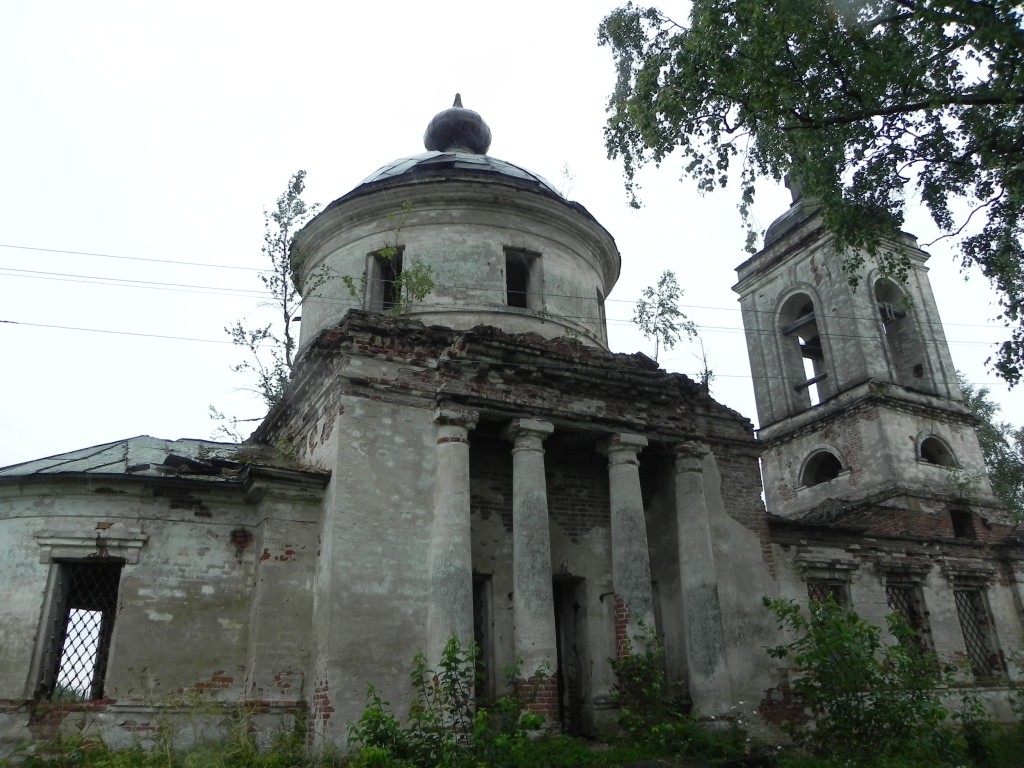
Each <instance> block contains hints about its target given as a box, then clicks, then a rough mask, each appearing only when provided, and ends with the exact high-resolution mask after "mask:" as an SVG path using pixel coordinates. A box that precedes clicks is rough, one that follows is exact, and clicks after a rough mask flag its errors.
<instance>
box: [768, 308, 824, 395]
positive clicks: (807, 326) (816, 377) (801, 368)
mask: <svg viewBox="0 0 1024 768" xmlns="http://www.w3.org/2000/svg"><path fill="white" fill-rule="evenodd" d="M780 320H781V323H782V335H783V336H785V337H786V338H787V339H788V341H787V343H786V346H785V348H784V350H783V363H784V365H785V368H786V376H787V378H788V379H789V380H790V381H792V382H794V383H793V389H794V390H795V391H796V392H797V393H798V396H799V397H800V398H801V400H802V404H803V406H804V407H810V406H813V405H818V404H819V403H820V402H821V401H822V400H824V399H825V398H826V397H828V396H829V395H830V394H831V390H830V389H829V386H828V383H827V381H826V379H827V378H828V373H827V372H826V369H825V349H824V347H823V345H822V341H821V335H820V333H819V331H818V323H817V319H816V316H815V312H814V303H813V302H812V301H811V299H810V297H808V296H807V295H806V294H802V293H799V294H797V295H795V296H792V297H790V299H789V300H788V301H787V302H786V303H785V305H784V306H783V308H782V316H781V318H780Z"/></svg>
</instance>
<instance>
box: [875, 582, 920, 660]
mask: <svg viewBox="0 0 1024 768" xmlns="http://www.w3.org/2000/svg"><path fill="white" fill-rule="evenodd" d="M885 602H886V603H887V604H888V605H889V610H890V611H892V612H893V613H898V614H899V615H900V616H901V617H903V620H904V621H905V622H907V626H908V627H910V628H911V629H912V630H914V635H913V636H912V637H911V638H910V639H911V641H912V642H913V644H914V645H915V646H916V647H917V648H919V649H920V650H922V651H928V650H931V627H930V626H929V625H928V614H927V613H926V612H925V610H924V600H923V599H922V597H921V590H920V589H919V588H918V587H916V586H913V585H905V584H888V585H886V587H885Z"/></svg>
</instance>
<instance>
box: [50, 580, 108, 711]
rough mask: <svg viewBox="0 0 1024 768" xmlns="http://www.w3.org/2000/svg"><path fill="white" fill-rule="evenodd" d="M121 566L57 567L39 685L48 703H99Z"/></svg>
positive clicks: (101, 696)
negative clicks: (49, 631) (50, 629)
mask: <svg viewBox="0 0 1024 768" xmlns="http://www.w3.org/2000/svg"><path fill="white" fill-rule="evenodd" d="M121 567H122V563H120V562H113V563H112V562H86V563H61V565H60V572H59V574H58V579H57V586H56V591H55V594H54V599H55V611H54V614H53V616H54V623H53V633H52V634H51V636H50V647H49V655H48V659H49V661H48V663H47V670H46V672H45V674H44V679H43V681H42V692H43V694H44V695H46V696H48V697H49V698H51V699H100V698H103V682H104V678H105V677H106V671H107V654H108V652H109V649H110V639H111V636H112V635H113V632H114V615H115V613H116V611H117V587H118V582H119V581H120V577H121Z"/></svg>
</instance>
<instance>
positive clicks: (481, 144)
mask: <svg viewBox="0 0 1024 768" xmlns="http://www.w3.org/2000/svg"><path fill="white" fill-rule="evenodd" d="M423 145H424V146H425V147H426V148H427V149H428V150H430V151H432V152H433V151H437V152H468V153H469V154H472V155H486V154H487V149H488V148H489V147H490V146H491V129H490V128H488V127H487V123H485V122H484V119H483V118H482V117H480V115H479V114H477V113H476V112H474V111H473V110H471V109H465V108H464V107H463V106H462V95H461V94H458V93H456V94H455V102H454V103H453V104H452V106H451V108H450V109H446V110H444V111H443V112H438V113H437V114H436V115H434V119H433V120H431V121H430V125H428V126H427V131H426V133H424V134H423Z"/></svg>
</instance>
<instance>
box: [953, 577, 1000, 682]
mask: <svg viewBox="0 0 1024 768" xmlns="http://www.w3.org/2000/svg"><path fill="white" fill-rule="evenodd" d="M953 598H954V600H955V601H956V615H957V618H958V619H960V631H961V632H963V635H964V645H965V646H966V647H967V655H968V657H970V659H971V668H972V669H973V671H974V676H975V677H995V676H996V675H998V674H999V673H1000V671H1001V665H1000V663H999V653H998V652H997V650H996V648H995V643H994V639H993V637H992V621H991V619H990V618H989V615H988V608H987V607H986V606H985V596H984V595H983V594H982V593H981V590H980V589H955V590H953Z"/></svg>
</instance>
